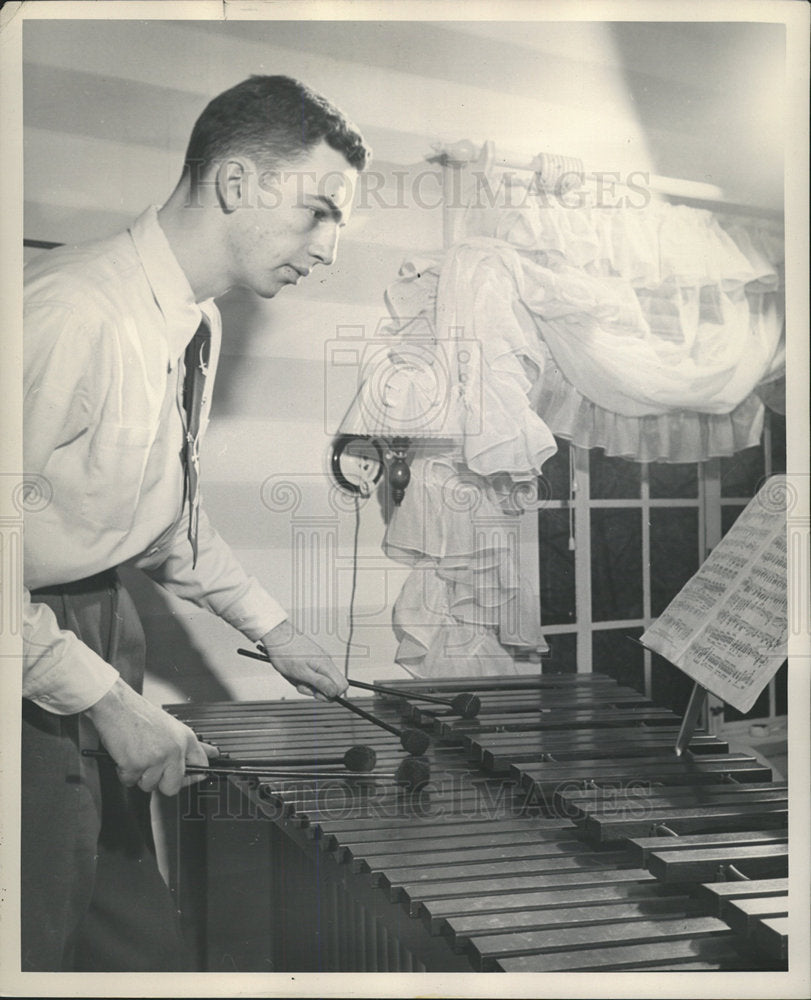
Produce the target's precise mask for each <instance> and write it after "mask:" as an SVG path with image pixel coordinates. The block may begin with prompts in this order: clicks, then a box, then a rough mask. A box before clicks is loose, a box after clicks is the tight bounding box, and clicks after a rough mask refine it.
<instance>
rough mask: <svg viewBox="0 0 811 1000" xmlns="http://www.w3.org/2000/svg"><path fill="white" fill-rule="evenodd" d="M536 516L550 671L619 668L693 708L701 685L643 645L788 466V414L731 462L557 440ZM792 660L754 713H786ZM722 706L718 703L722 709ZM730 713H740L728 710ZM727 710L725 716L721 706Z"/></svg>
mask: <svg viewBox="0 0 811 1000" xmlns="http://www.w3.org/2000/svg"><path fill="white" fill-rule="evenodd" d="M558 447H559V451H558V454H557V455H555V456H554V458H552V459H550V461H549V462H547V464H546V465H545V466H544V475H543V481H542V488H543V489H544V492H543V496H545V497H546V498H547V499H546V500H545V502H544V504H543V505H542V507H541V509H540V511H539V513H538V533H539V551H540V567H539V569H540V593H541V624H542V628H543V632H544V635H545V637H546V640H547V642H548V643H549V646H550V655H549V656H548V657H547V658H545V660H544V669H545V670H555V671H560V672H575V671H578V670H579V671H584V672H588V671H590V670H592V669H594V670H599V671H600V672H602V673H607V674H610V675H611V676H613V677H615V678H617V680H619V681H620V682H621V683H625V684H629V685H631V686H633V687H636V688H638V689H640V690H644V691H645V693H646V694H647V695H649V696H650V697H652V698H653V699H654V700H655V701H656V702H657V703H660V704H664V705H667V706H669V707H671V708H673V709H674V710H675V711H678V712H681V711H683V710H684V708H685V706H686V703H687V699H688V697H689V694H690V691H691V690H692V681H691V680H690V679H689V678H688V677H686V675H684V674H683V673H682V672H681V671H680V670H677V669H676V668H675V667H673V666H672V665H671V664H669V663H667V662H666V661H665V660H663V659H661V657H658V656H655V655H654V654H651V653H650V652H649V651H647V650H645V649H643V648H642V647H641V646H640V645H639V644H638V642H635V640H638V639H639V637H640V636H641V635H642V633H643V631H644V630H645V629H646V628H647V627H648V625H650V624H651V622H652V621H653V620H654V619H655V618H656V617H657V616H658V615H659V614H661V612H662V611H663V610H664V608H665V607H666V606H667V604H668V603H669V602H670V601H671V600H672V598H673V597H674V596H675V595H676V594H677V593H678V592H679V590H681V588H682V587H683V586H684V584H685V583H686V582H687V581H688V580H689V579H690V577H691V576H692V575H693V574H694V573H695V572H696V570H697V569H698V567H699V565H700V564H701V562H702V561H703V559H704V558H705V555H706V553H708V552H709V551H710V550H711V549H712V548H713V546H715V545H716V544H717V543H718V541H719V540H720V539H721V537H722V535H723V534H724V533H725V532H726V531H728V530H729V528H730V526H731V525H732V524H733V523H734V521H735V519H736V517H737V516H738V515H739V514H740V512H741V511H742V510H743V508H744V507H745V506H746V504H747V503H748V502H749V500H750V498H751V497H752V496H753V495H754V493H755V491H756V489H757V487H758V484H759V483H760V481H761V480H762V479H763V477H764V476H766V475H771V474H772V473H775V472H783V471H785V418H784V417H782V416H779V415H778V414H774V413H770V412H768V411H767V415H766V422H765V428H764V434H763V439H762V442H761V444H760V445H758V446H757V447H756V448H749V449H747V450H746V451H743V452H740V453H739V454H738V455H735V456H733V457H731V458H725V459H720V460H719V459H713V460H710V461H707V462H700V463H690V464H678V465H676V464H673V465H671V464H666V463H646V464H641V463H637V462H631V461H627V460H626V459H622V458H610V457H608V456H606V455H605V454H604V453H603V452H602V451H601V450H599V449H593V450H592V451H590V452H589V451H586V450H584V449H582V448H577V447H575V446H573V445H569V444H568V443H567V442H565V441H558ZM785 672H786V668H785V666H784V667H782V668H781V671H780V672H779V673H778V675H777V677H776V678H775V679H774V681H773V682H772V683H771V685H770V686H769V688H768V689H767V690H766V691H764V694H763V695H762V696H761V698H760V699H759V701H758V704H757V705H756V706H755V709H753V711H752V712H751V713H749V714H750V715H751V716H752V717H761V716H764V715H770V716H773V715H775V714H780V713H781V712H784V711H785V703H786V694H785V689H786V681H785ZM716 710H717V706H716ZM722 711H723V719H724V721H726V720H727V719H733V718H740V714H739V713H735V710H734V709H731V708H730V707H729V706H724V707H723V710H722ZM719 714H720V712H719Z"/></svg>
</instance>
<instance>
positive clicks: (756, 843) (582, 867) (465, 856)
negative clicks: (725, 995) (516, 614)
mask: <svg viewBox="0 0 811 1000" xmlns="http://www.w3.org/2000/svg"><path fill="white" fill-rule="evenodd" d="M398 687H401V688H404V689H405V690H406V691H411V692H413V693H418V692H419V691H423V692H425V691H427V692H431V693H450V692H458V691H470V692H473V693H476V694H478V695H479V696H480V698H481V701H482V708H481V711H480V713H479V715H478V717H477V718H475V719H471V720H462V719H459V718H458V717H455V716H453V715H452V714H451V713H450V712H449V711H447V710H445V709H439V710H437V709H436V708H435V707H434V706H432V707H431V708H430V709H429V708H426V707H425V706H424V705H423V704H419V703H417V702H411V701H408V700H398V699H392V698H390V697H388V696H386V697H383V696H380V697H377V698H374V699H368V698H367V699H357V701H358V703H359V704H362V705H363V706H364V707H366V708H367V709H368V710H371V711H373V712H374V713H375V714H376V715H378V716H380V717H384V718H386V719H387V720H388V721H390V722H393V723H394V724H396V725H398V726H403V725H412V726H419V727H420V728H422V729H424V730H426V731H428V732H429V733H430V734H431V736H432V747H431V749H430V750H429V752H428V754H427V758H428V760H429V762H430V767H431V779H430V781H429V783H428V784H427V785H426V786H425V788H423V789H422V790H420V791H418V792H413V791H409V790H407V789H403V788H398V787H397V786H395V785H394V783H393V782H392V781H391V779H390V778H389V779H383V778H378V777H376V776H375V773H373V774H371V775H354V776H351V775H347V774H345V773H342V769H341V768H339V767H331V768H326V769H324V770H328V771H331V772H334V776H333V774H330V775H329V776H326V775H325V776H323V777H320V778H318V779H317V780H314V779H312V778H305V777H302V778H301V779H298V778H292V777H285V778H268V779H265V778H250V779H249V778H245V777H239V776H237V777H234V778H231V779H230V780H229V781H228V782H225V781H220V782H217V783H214V784H213V785H210V786H208V787H199V786H197V787H195V788H193V789H191V790H189V793H188V795H187V796H186V797H185V805H184V809H185V812H186V814H187V818H186V820H184V821H183V822H181V823H180V826H179V828H180V829H181V831H183V830H185V832H186V834H187V835H186V836H185V841H186V847H185V848H184V849H183V850H182V851H181V852H179V855H178V858H179V862H178V865H177V871H178V872H179V875H178V877H177V878H176V880H175V881H176V886H175V889H176V891H177V893H178V898H179V900H180V901H181V904H182V905H183V903H184V901H187V902H186V903H185V909H186V910H187V913H186V915H187V916H189V913H188V910H189V908H190V907H192V908H195V909H196V910H197V916H198V919H197V920H196V921H192V926H193V927H194V929H195V931H196V939H197V941H198V944H199V951H200V954H201V955H202V954H205V967H206V968H208V969H214V970H221V969H223V968H232V969H236V970H238V971H256V970H259V969H261V970H265V971H300V972H304V971H371V972H376V971H471V970H481V971H490V970H493V971H499V970H501V971H508V972H509V971H521V972H559V971H577V970H582V971H587V970H592V971H609V970H624V971H631V970H637V969H645V970H656V969H659V970H681V971H687V970H699V969H705V970H747V969H781V968H784V967H785V962H786V926H785V920H786V913H787V907H786V900H787V852H786V830H785V827H786V822H787V807H788V804H787V796H786V787H785V785H783V784H777V783H773V782H772V781H771V773H770V771H769V769H768V768H767V767H764V766H763V765H762V764H761V763H759V762H758V761H757V760H756V759H754V758H753V757H751V756H749V755H747V754H739V753H730V750H729V747H728V746H727V744H726V743H724V742H723V741H722V740H720V739H717V738H716V737H714V736H711V735H708V734H706V733H702V732H699V733H697V734H695V735H694V736H693V738H692V741H691V743H690V745H689V747H688V751H687V752H686V753H685V754H684V755H683V756H682V757H676V755H675V753H674V750H673V747H674V744H675V740H676V735H677V733H678V729H679V721H680V720H679V719H678V717H677V716H676V715H674V714H673V713H672V712H670V711H668V710H666V709H660V708H657V707H656V706H654V705H652V704H651V703H650V702H649V701H648V700H647V699H645V698H644V696H642V695H640V694H639V693H638V692H636V691H633V690H631V689H629V688H626V687H623V686H621V685H619V684H617V683H616V682H615V681H613V680H612V679H610V678H607V677H602V676H600V675H595V674H566V675H541V676H539V677H533V678H523V679H522V678H503V679H502V678H498V679H495V678H486V679H483V678H467V679H464V678H463V679H460V680H454V681H432V682H427V681H421V682H416V681H409V682H405V683H400V684H398ZM169 710H170V711H172V712H173V714H175V715H176V716H177V717H178V718H180V719H182V720H183V721H184V722H186V723H187V724H189V725H190V726H191V727H192V728H193V729H194V730H195V731H196V732H197V733H198V735H199V736H200V738H201V739H204V740H207V741H209V742H211V743H214V744H215V745H217V746H218V747H219V748H220V750H221V752H223V753H229V754H231V756H232V757H240V758H245V757H261V758H262V759H263V760H264V761H269V760H272V758H273V757H274V756H276V757H279V758H286V759H289V758H290V757H291V756H294V755H296V754H299V755H300V757H301V759H302V760H304V759H307V758H312V757H314V756H325V755H328V754H336V753H337V754H341V753H342V752H343V751H345V750H346V749H347V748H348V747H349V746H351V745H356V744H365V745H368V746H371V747H373V748H374V749H375V751H376V753H377V756H378V765H377V771H378V772H388V773H390V772H391V771H393V770H394V768H396V766H397V765H398V764H399V763H400V762H401V761H402V760H403V759H404V756H405V754H404V752H403V750H402V748H401V746H400V744H399V741H398V739H397V738H396V737H395V736H393V735H390V734H388V733H385V732H383V731H382V730H380V729H379V728H377V727H375V726H373V725H372V724H371V723H369V722H366V721H364V720H361V719H358V718H357V717H355V716H352V715H350V714H349V713H348V712H346V711H345V710H344V709H341V708H339V707H338V706H335V705H332V704H327V703H321V702H314V701H299V700H295V701H287V702H284V701H283V702H264V703H263V702H257V703H220V704H215V705H182V706H169ZM268 766H270V765H268ZM234 796H236V798H234ZM218 821H219V822H218ZM189 831H192V833H193V836H191V837H189V836H188V833H189ZM194 841H196V842H197V846H198V848H199V847H200V845H201V843H202V844H203V846H204V848H205V853H206V855H207V857H206V859H205V860H204V861H201V860H200V858H199V857H198V858H197V859H196V860H195V852H193V851H189V850H188V844H189V843H190V842H194ZM197 853H198V854H199V851H198V852H197ZM184 883H185V884H186V885H189V884H190V885H191V886H193V887H194V889H195V890H196V891H193V892H192V893H189V892H188V891H187V890H184ZM235 896H236V897H237V902H235V900H234V897H235ZM189 901H190V902H189ZM201 926H202V930H201V929H200V928H201Z"/></svg>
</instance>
